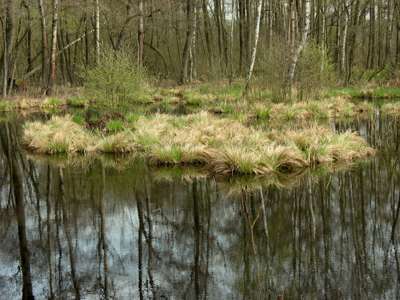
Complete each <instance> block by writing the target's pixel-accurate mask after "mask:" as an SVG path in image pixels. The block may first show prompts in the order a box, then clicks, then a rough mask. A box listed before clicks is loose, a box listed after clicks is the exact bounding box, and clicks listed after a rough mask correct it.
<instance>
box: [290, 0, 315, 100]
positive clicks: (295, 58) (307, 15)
mask: <svg viewBox="0 0 400 300" xmlns="http://www.w3.org/2000/svg"><path fill="white" fill-rule="evenodd" d="M305 6H306V7H305V24H304V28H303V35H302V38H301V41H300V44H299V45H298V46H297V48H296V49H295V51H294V52H293V57H292V62H291V64H290V68H289V75H288V88H289V92H290V91H291V89H292V85H293V81H294V75H295V73H296V68H297V63H298V61H299V58H300V55H301V53H302V52H303V50H304V48H305V47H306V45H307V41H308V36H309V34H310V24H311V3H310V0H306V1H305Z"/></svg>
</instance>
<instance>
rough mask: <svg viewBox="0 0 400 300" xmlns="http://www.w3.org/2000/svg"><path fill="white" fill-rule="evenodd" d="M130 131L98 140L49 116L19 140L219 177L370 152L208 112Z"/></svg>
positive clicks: (38, 147)
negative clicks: (196, 168) (137, 157)
mask: <svg viewBox="0 0 400 300" xmlns="http://www.w3.org/2000/svg"><path fill="white" fill-rule="evenodd" d="M131 126H132V127H131V128H130V129H129V128H128V129H124V130H123V131H120V132H117V133H111V134H108V135H105V136H103V135H102V134H100V133H96V132H91V131H88V130H86V129H85V128H84V127H82V126H80V125H78V124H76V123H75V122H73V120H72V119H71V117H69V116H66V117H53V118H52V120H50V121H48V122H47V123H40V122H32V123H28V124H26V126H25V131H24V141H25V143H26V144H27V146H28V147H29V148H30V149H32V150H33V151H35V152H38V153H49V154H54V153H76V152H81V153H84V152H86V153H89V152H103V153H135V152H137V153H143V154H144V155H145V156H146V157H148V158H149V162H150V163H151V164H153V165H157V166H162V165H168V166H176V165H201V166H205V167H206V168H207V169H208V170H209V171H210V172H212V173H215V174H221V175H235V174H242V175H243V174H248V175H267V174H268V175H270V174H273V173H274V174H278V173H282V174H293V173H296V172H298V171H299V170H301V169H304V168H307V167H310V166H316V165H320V164H324V163H335V162H351V161H353V160H355V159H359V158H363V157H366V156H369V155H371V154H372V153H373V150H372V149H371V148H369V147H368V145H367V144H366V142H365V141H364V140H363V139H362V138H360V137H359V136H357V135H356V134H354V133H351V132H345V133H342V134H336V133H334V132H332V131H331V130H330V129H327V128H324V127H318V126H314V127H311V128H305V129H304V128H303V129H298V130H283V131H271V132H267V131H263V130H259V129H256V128H252V127H247V126H244V125H243V124H242V123H241V122H239V121H236V120H233V119H228V118H220V117H215V116H213V115H211V114H209V113H205V112H203V113H199V114H193V115H188V116H170V115H155V116H153V117H140V118H139V119H138V120H137V121H136V122H134V123H133V124H131Z"/></svg>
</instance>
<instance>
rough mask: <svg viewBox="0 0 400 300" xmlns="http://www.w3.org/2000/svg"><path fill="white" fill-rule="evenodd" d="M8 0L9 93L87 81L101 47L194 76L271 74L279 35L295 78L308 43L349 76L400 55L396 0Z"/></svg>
mask: <svg viewBox="0 0 400 300" xmlns="http://www.w3.org/2000/svg"><path fill="white" fill-rule="evenodd" d="M0 9H1V26H2V30H1V39H2V47H1V49H2V50H1V51H2V52H1V53H0V54H1V60H2V64H1V65H2V72H1V76H2V77H1V78H2V93H3V96H6V95H7V94H9V93H10V92H11V90H12V89H13V88H15V86H13V85H18V82H19V81H29V82H30V83H31V84H39V83H40V84H41V86H42V87H43V89H44V90H45V91H47V92H48V93H51V90H52V87H53V86H54V85H55V84H60V85H65V84H72V85H74V84H79V83H80V79H81V76H80V74H81V72H82V69H84V68H88V67H91V66H94V65H95V64H96V63H99V62H100V59H101V53H102V51H117V50H124V51H126V52H128V53H132V60H133V61H137V64H138V65H139V66H142V65H143V66H145V67H146V69H147V70H148V71H150V72H151V73H153V74H157V75H158V76H160V77H162V78H167V79H173V80H177V81H180V82H182V83H186V82H189V81H191V80H196V79H209V78H229V79H232V78H235V77H247V78H248V77H249V75H250V77H251V75H252V73H253V72H254V73H257V74H260V75H261V76H262V73H263V71H264V70H265V69H268V66H267V65H263V64H262V59H261V58H260V57H262V56H265V55H266V54H267V53H269V50H270V49H271V47H279V45H280V44H279V45H278V44H277V43H276V41H278V40H279V41H284V43H285V44H286V46H287V47H285V48H284V49H282V51H286V52H288V55H287V60H288V62H287V65H288V70H287V76H286V81H287V82H286V84H287V87H290V86H292V84H293V81H294V80H295V75H296V66H297V63H298V61H299V58H300V57H301V55H302V51H303V50H304V49H305V48H306V47H307V44H308V43H313V45H317V46H318V48H319V49H320V51H321V52H322V53H323V56H324V57H326V58H328V59H329V60H330V61H331V62H332V63H333V64H334V66H335V67H336V71H337V73H338V74H339V78H340V79H341V81H342V82H343V83H350V82H352V81H353V80H357V76H360V74H365V73H367V74H369V77H370V78H369V79H371V80H372V79H373V78H374V77H375V76H377V75H378V74H379V73H380V72H382V71H383V70H385V69H387V68H389V67H390V68H391V69H394V68H396V67H397V66H398V64H399V60H400V2H399V1H397V0H157V1H155V0H121V1H111V0H36V1H28V0H13V1H11V0H2V2H1V6H0ZM256 53H258V55H257V56H256V55H255V54H256ZM160 62H162V63H160ZM253 70H254V71H253ZM368 70H371V72H366V71H368Z"/></svg>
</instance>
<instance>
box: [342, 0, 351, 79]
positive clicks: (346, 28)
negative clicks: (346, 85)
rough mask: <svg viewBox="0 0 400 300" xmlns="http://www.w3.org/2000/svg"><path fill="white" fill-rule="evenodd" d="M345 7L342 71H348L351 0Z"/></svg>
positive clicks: (347, 0)
mask: <svg viewBox="0 0 400 300" xmlns="http://www.w3.org/2000/svg"><path fill="white" fill-rule="evenodd" d="M344 5H345V8H344V30H343V41H342V53H341V60H340V71H341V72H342V73H344V72H345V71H346V52H347V35H348V31H349V14H350V12H349V0H346V1H345V4H344Z"/></svg>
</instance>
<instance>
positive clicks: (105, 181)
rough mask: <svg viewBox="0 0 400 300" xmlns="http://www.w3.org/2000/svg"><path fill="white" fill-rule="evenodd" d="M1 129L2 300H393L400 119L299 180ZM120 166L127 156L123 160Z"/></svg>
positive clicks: (384, 123) (375, 124) (364, 129)
mask: <svg viewBox="0 0 400 300" xmlns="http://www.w3.org/2000/svg"><path fill="white" fill-rule="evenodd" d="M21 122H22V121H21V120H12V121H8V122H2V123H0V137H1V140H0V141H1V142H0V240H1V243H0V299H21V298H23V297H25V299H32V297H31V296H34V297H35V299H48V298H55V299H398V298H399V297H400V253H399V251H400V248H399V246H400V243H399V242H400V233H399V230H400V228H399V226H400V224H398V223H399V220H398V219H399V214H400V168H399V151H398V150H399V149H398V148H399V143H400V138H399V134H400V122H399V121H397V120H394V119H388V118H384V117H381V116H379V115H377V116H376V117H375V118H373V119H371V120H363V121H356V122H353V123H352V124H336V125H335V127H336V128H337V129H338V130H344V129H346V128H348V127H351V128H353V129H354V130H358V131H359V132H360V133H361V135H363V136H364V137H365V138H366V139H367V140H368V141H369V143H370V144H371V145H373V146H374V147H376V148H377V149H378V150H379V151H378V154H377V156H376V157H374V158H372V159H370V160H368V161H366V162H362V163H360V164H357V165H354V166H352V167H351V168H346V169H341V170H336V171H333V172H329V173H326V172H323V171H316V172H309V173H306V174H303V175H302V176H300V177H299V178H290V179H288V178H277V179H275V181H274V182H271V180H269V181H264V180H255V179H254V180H249V179H245V178H241V179H240V180H239V179H238V180H230V181H227V180H223V179H218V178H210V177H207V176H204V175H201V173H199V172H195V171H193V170H191V171H188V170H186V171H182V170H152V169H149V168H148V167H147V166H146V164H144V163H143V162H140V161H134V162H130V163H129V164H125V165H122V164H121V163H118V162H115V161H113V160H112V159H111V158H103V159H101V160H95V159H87V160H79V159H78V160H77V161H75V162H74V161H73V160H62V159H57V160H55V159H51V160H49V159H47V158H43V157H32V156H30V155H28V154H27V153H26V152H24V151H23V150H21V148H20V147H18V146H17V144H18V138H17V137H18V136H19V134H18V130H19V129H18V128H19V124H20V123H21ZM119 160H120V161H121V160H123V159H121V158H120V159H119Z"/></svg>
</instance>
